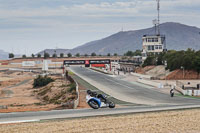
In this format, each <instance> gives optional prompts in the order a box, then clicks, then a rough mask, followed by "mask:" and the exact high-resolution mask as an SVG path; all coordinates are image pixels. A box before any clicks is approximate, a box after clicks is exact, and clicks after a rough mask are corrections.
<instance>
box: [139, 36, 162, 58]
mask: <svg viewBox="0 0 200 133" xmlns="http://www.w3.org/2000/svg"><path fill="white" fill-rule="evenodd" d="M165 50H166V41H165V36H164V35H144V36H143V37H142V60H143V61H144V60H145V59H146V58H147V56H148V55H149V54H150V53H151V54H156V53H162V52H163V51H165Z"/></svg>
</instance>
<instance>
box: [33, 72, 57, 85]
mask: <svg viewBox="0 0 200 133" xmlns="http://www.w3.org/2000/svg"><path fill="white" fill-rule="evenodd" d="M53 81H54V80H53V79H52V78H50V77H47V76H44V77H43V76H40V75H39V76H38V77H37V78H36V79H34V83H33V87H34V88H35V87H42V86H45V85H47V84H49V83H51V82H53Z"/></svg>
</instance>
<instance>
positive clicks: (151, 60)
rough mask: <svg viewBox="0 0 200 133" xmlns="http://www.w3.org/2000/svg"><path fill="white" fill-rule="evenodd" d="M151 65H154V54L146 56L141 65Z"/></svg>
mask: <svg viewBox="0 0 200 133" xmlns="http://www.w3.org/2000/svg"><path fill="white" fill-rule="evenodd" d="M151 65H156V58H155V56H148V57H147V58H146V60H145V61H144V63H143V65H142V66H143V67H145V66H151Z"/></svg>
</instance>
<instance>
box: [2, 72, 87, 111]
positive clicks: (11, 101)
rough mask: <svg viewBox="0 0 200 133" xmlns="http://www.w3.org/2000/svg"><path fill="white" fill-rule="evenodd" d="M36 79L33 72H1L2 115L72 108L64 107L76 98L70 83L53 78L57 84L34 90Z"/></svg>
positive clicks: (59, 78)
mask: <svg viewBox="0 0 200 133" xmlns="http://www.w3.org/2000/svg"><path fill="white" fill-rule="evenodd" d="M34 78H35V74H33V73H31V72H17V71H3V72H2V71H1V72H0V113H3V112H19V111H43V110H52V109H63V108H72V106H70V105H71V104H65V106H62V105H63V104H64V103H70V102H71V101H72V100H73V99H75V98H76V94H75V92H74V91H73V90H70V88H71V85H70V82H68V81H67V80H64V79H63V78H62V77H53V78H54V79H55V82H53V83H50V84H48V85H47V86H45V87H40V88H33V80H34ZM81 96H82V94H81ZM83 98H84V96H83ZM82 101H84V100H82ZM81 103H82V104H83V102H81ZM82 104H80V107H82V106H84V105H82Z"/></svg>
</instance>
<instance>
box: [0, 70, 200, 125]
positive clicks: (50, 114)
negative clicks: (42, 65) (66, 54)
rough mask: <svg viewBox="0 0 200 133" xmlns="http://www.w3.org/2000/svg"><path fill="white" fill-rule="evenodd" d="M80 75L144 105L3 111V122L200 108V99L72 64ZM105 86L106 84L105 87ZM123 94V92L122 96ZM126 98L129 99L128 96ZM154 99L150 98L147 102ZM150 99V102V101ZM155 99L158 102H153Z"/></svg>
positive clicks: (1, 114) (0, 120)
mask: <svg viewBox="0 0 200 133" xmlns="http://www.w3.org/2000/svg"><path fill="white" fill-rule="evenodd" d="M70 69H71V70H73V71H74V72H75V73H76V74H77V75H80V76H82V77H84V76H87V79H88V80H89V81H91V82H90V84H92V85H93V84H96V83H98V84H100V85H102V86H101V87H107V88H108V89H111V90H109V92H110V93H112V92H113V93H114V94H115V95H116V94H117V95H116V96H119V97H120V98H124V96H126V97H129V98H130V99H129V100H132V101H134V100H135V99H136V100H135V101H137V102H138V101H141V103H140V105H139V104H135V105H134V106H127V107H120V108H114V109H109V108H104V109H98V110H94V109H68V110H52V111H39V112H16V113H0V124H6V123H20V122H33V121H41V120H49V119H66V118H80V117H91V116H93V117H95V116H104V115H118V114H126V113H142V112H151V111H163V110H175V109H188V108H200V100H199V99H193V98H185V97H180V96H175V97H173V98H171V97H170V96H169V94H164V93H161V92H157V91H155V90H154V89H152V87H145V86H142V85H138V84H133V83H129V82H126V81H123V80H120V79H119V78H116V77H110V76H108V75H105V74H101V73H98V72H95V71H92V70H90V69H85V68H81V67H70ZM104 90H105V88H104ZM121 95H122V96H121ZM125 100H126V99H125ZM147 101H150V102H147ZM146 103H150V104H146ZM152 103H154V104H152Z"/></svg>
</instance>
